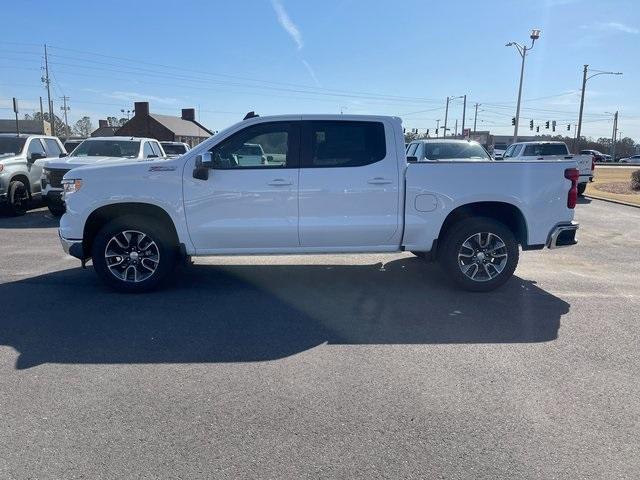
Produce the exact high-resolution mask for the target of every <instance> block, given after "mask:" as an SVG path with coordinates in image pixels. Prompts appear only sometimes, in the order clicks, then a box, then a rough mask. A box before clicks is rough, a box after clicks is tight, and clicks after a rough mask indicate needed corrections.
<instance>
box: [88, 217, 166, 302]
mask: <svg viewBox="0 0 640 480" xmlns="http://www.w3.org/2000/svg"><path fill="white" fill-rule="evenodd" d="M91 253H92V254H91V258H92V260H93V266H94V268H95V270H96V273H97V274H98V276H99V277H100V279H101V280H102V281H104V282H105V283H106V284H107V285H108V286H109V287H111V288H114V289H116V290H119V291H122V292H132V293H134V292H146V291H149V290H153V289H155V288H157V287H158V286H159V285H160V284H161V283H162V282H163V281H164V280H166V279H167V277H168V276H169V274H170V273H171V272H172V271H173V268H174V266H175V262H176V258H177V245H175V242H173V241H172V240H171V239H170V238H169V236H168V235H167V234H166V233H165V231H164V230H163V229H162V228H161V227H160V226H159V225H158V224H157V223H154V222H152V221H149V220H148V219H146V218H143V217H134V216H131V217H122V218H117V219H115V220H112V221H111V222H109V223H108V224H107V225H105V226H104V227H102V229H101V230H100V231H99V232H98V234H97V235H96V237H95V240H94V242H93V248H92V252H91Z"/></svg>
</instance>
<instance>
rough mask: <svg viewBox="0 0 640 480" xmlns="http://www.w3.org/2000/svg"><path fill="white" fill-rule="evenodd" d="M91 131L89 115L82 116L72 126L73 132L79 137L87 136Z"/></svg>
mask: <svg viewBox="0 0 640 480" xmlns="http://www.w3.org/2000/svg"><path fill="white" fill-rule="evenodd" d="M92 131H93V125H92V124H91V119H90V118H89V117H82V118H81V119H80V120H78V121H77V122H76V123H75V125H74V126H73V133H75V134H76V135H78V136H80V137H88V136H89V135H91V132H92Z"/></svg>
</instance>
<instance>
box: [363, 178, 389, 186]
mask: <svg viewBox="0 0 640 480" xmlns="http://www.w3.org/2000/svg"><path fill="white" fill-rule="evenodd" d="M367 183H370V184H372V185H386V184H389V183H392V181H391V180H389V179H387V178H382V177H375V178H372V179H370V180H369V181H368V182H367Z"/></svg>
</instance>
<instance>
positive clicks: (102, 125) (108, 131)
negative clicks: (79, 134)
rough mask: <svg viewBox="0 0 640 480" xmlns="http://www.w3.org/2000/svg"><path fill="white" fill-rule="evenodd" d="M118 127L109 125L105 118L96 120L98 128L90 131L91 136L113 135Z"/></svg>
mask: <svg viewBox="0 0 640 480" xmlns="http://www.w3.org/2000/svg"><path fill="white" fill-rule="evenodd" d="M119 128H120V127H115V126H111V125H109V122H107V121H106V120H98V128H96V129H95V130H94V131H93V132H91V136H92V137H113V136H114V135H115V134H116V130H118V129H119Z"/></svg>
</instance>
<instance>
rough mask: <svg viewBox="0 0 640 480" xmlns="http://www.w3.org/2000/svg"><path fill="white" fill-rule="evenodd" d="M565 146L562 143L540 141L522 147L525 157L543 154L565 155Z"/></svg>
mask: <svg viewBox="0 0 640 480" xmlns="http://www.w3.org/2000/svg"><path fill="white" fill-rule="evenodd" d="M567 154H568V152H567V147H566V145H563V144H562V143H541V144H538V145H527V146H526V148H525V149H524V156H525V157H542V156H545V155H567Z"/></svg>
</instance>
